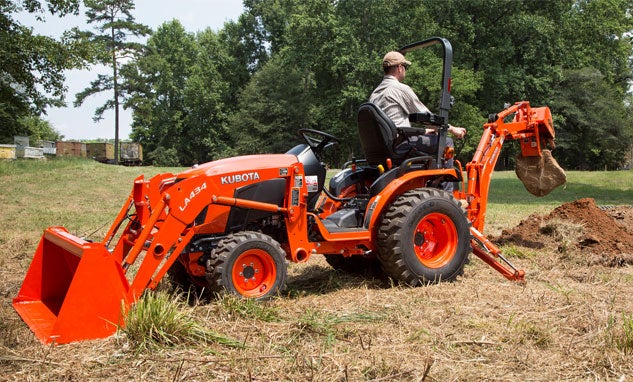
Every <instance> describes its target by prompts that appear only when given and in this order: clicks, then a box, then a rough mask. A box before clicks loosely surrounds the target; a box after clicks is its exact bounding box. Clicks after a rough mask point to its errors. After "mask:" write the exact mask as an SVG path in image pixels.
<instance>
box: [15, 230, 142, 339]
mask: <svg viewBox="0 0 633 382" xmlns="http://www.w3.org/2000/svg"><path fill="white" fill-rule="evenodd" d="M128 290H129V283H128V281H127V279H126V278H125V275H124V273H123V269H122V268H121V265H120V264H119V263H118V262H117V261H116V260H115V259H114V257H113V256H112V255H111V254H110V252H109V251H108V250H107V248H106V247H105V246H104V245H103V244H102V243H91V242H87V241H84V240H82V239H80V238H78V237H76V236H74V235H71V234H70V233H68V231H67V230H66V229H65V228H63V227H50V228H48V229H46V230H45V231H44V235H43V236H42V239H41V240H40V244H39V246H38V248H37V252H36V253H35V256H34V257H33V261H32V262H31V265H30V267H29V270H28V272H27V274H26V277H25V279H24V282H23V284H22V287H21V289H20V292H19V293H18V295H17V297H16V298H14V299H13V307H14V308H15V310H16V311H17V312H18V314H19V315H20V316H21V317H22V319H23V320H24V322H25V323H26V324H27V325H28V326H29V328H30V329H31V330H32V331H33V333H34V334H35V336H36V337H37V338H38V339H39V340H40V341H41V342H42V343H45V344H48V343H51V342H55V343H58V344H64V343H69V342H73V341H79V340H87V339H96V338H104V337H108V336H110V335H112V334H114V333H115V332H116V330H117V327H118V326H120V325H122V324H123V314H124V313H125V310H126V309H127V307H129V305H130V301H129V300H128V295H127V292H128Z"/></svg>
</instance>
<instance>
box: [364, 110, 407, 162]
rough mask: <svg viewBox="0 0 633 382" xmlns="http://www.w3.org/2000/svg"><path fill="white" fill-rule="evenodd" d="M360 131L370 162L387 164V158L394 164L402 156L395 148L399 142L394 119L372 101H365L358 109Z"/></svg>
mask: <svg viewBox="0 0 633 382" xmlns="http://www.w3.org/2000/svg"><path fill="white" fill-rule="evenodd" d="M358 133H359V135H360V143H361V146H362V147H363V151H364V153H365V159H366V160H367V162H368V163H369V164H375V165H377V164H382V165H386V163H385V162H386V160H387V158H391V160H392V162H394V164H397V163H396V162H399V161H401V159H402V158H400V156H402V155H397V154H396V152H395V150H394V148H395V145H396V144H397V143H398V142H397V139H398V130H397V128H396V125H395V124H394V123H393V121H392V120H391V119H390V118H389V117H387V115H386V114H385V113H384V112H383V111H382V110H380V108H379V107H378V106H376V105H375V104H373V103H371V102H365V103H363V104H362V105H360V108H359V109H358Z"/></svg>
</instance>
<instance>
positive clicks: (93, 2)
mask: <svg viewBox="0 0 633 382" xmlns="http://www.w3.org/2000/svg"><path fill="white" fill-rule="evenodd" d="M84 4H85V5H86V7H87V10H86V16H87V18H88V24H92V23H96V24H97V26H96V27H95V29H96V30H97V32H98V33H96V34H95V33H92V32H84V33H83V36H84V38H85V39H86V40H88V41H90V42H91V43H93V44H96V45H97V46H98V47H100V48H101V52H102V55H100V57H99V60H98V61H99V62H100V63H101V64H104V65H106V66H109V67H110V68H111V69H112V74H111V75H102V74H100V75H99V76H98V77H97V79H96V80H94V81H92V82H91V83H90V87H88V88H86V89H84V90H83V91H82V92H80V93H79V94H77V96H76V99H75V107H77V106H80V105H81V104H82V103H83V102H84V100H85V99H86V98H87V97H89V96H91V95H93V94H97V93H101V92H104V91H112V92H113V97H112V98H111V99H110V100H108V101H106V102H105V104H103V105H102V106H100V107H99V108H97V110H96V111H95V115H94V120H95V121H98V120H101V119H102V118H103V113H104V112H105V111H106V110H110V109H114V162H115V164H116V163H118V161H119V106H120V104H121V97H123V98H125V94H124V93H122V92H121V87H120V84H119V66H120V62H121V61H123V60H128V59H130V58H135V57H136V56H138V55H139V53H141V52H142V51H143V45H142V44H141V43H138V42H129V41H127V40H128V38H129V37H130V36H134V37H137V38H138V37H142V36H146V35H148V34H149V33H150V32H151V29H150V28H149V27H147V26H145V25H143V24H139V23H136V22H135V21H134V16H132V11H133V10H134V2H133V0H85V1H84Z"/></svg>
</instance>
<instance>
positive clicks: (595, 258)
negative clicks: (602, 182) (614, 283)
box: [495, 198, 633, 266]
mask: <svg viewBox="0 0 633 382" xmlns="http://www.w3.org/2000/svg"><path fill="white" fill-rule="evenodd" d="M495 241H496V242H497V243H499V244H502V245H503V244H515V245H519V246H522V247H528V248H536V249H540V248H557V250H558V251H559V252H561V253H566V254H572V255H573V254H581V255H582V256H583V257H584V258H586V259H587V261H588V262H589V263H593V264H595V263H599V264H602V265H605V266H622V265H625V264H633V206H601V207H599V206H597V205H596V203H595V200H593V199H591V198H584V199H579V200H576V201H573V202H570V203H565V204H563V205H561V206H559V207H557V208H556V209H554V210H553V211H552V212H551V213H550V214H549V215H546V216H539V215H536V214H534V215H530V216H529V217H528V218H526V219H525V220H523V221H522V222H521V223H519V224H518V225H517V226H516V227H514V228H512V229H509V230H504V231H503V232H502V233H501V236H500V237H499V238H497V239H496V240H495Z"/></svg>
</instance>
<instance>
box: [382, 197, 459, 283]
mask: <svg viewBox="0 0 633 382" xmlns="http://www.w3.org/2000/svg"><path fill="white" fill-rule="evenodd" d="M378 246H379V249H380V250H379V252H380V253H379V256H378V258H379V260H380V262H381V263H382V266H383V269H384V271H385V272H386V273H387V274H388V275H389V276H391V277H392V278H393V279H395V280H397V281H398V282H401V283H404V284H407V285H411V286H417V285H420V284H427V283H437V282H440V281H453V280H455V279H456V278H457V277H458V276H459V275H461V274H462V273H463V271H464V265H465V264H466V263H467V262H468V254H469V253H470V251H471V247H470V223H469V222H468V220H467V219H466V215H465V211H464V209H463V208H462V207H461V205H460V204H459V203H458V202H457V201H456V200H455V198H453V196H452V195H451V194H450V193H448V192H445V191H441V190H438V189H433V188H419V189H415V190H411V191H409V192H406V193H404V194H402V195H401V196H399V197H398V198H397V199H396V200H395V201H394V202H393V204H392V205H391V206H390V207H389V208H388V210H387V212H386V213H385V215H384V216H383V219H382V222H381V226H380V229H379V231H378Z"/></svg>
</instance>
